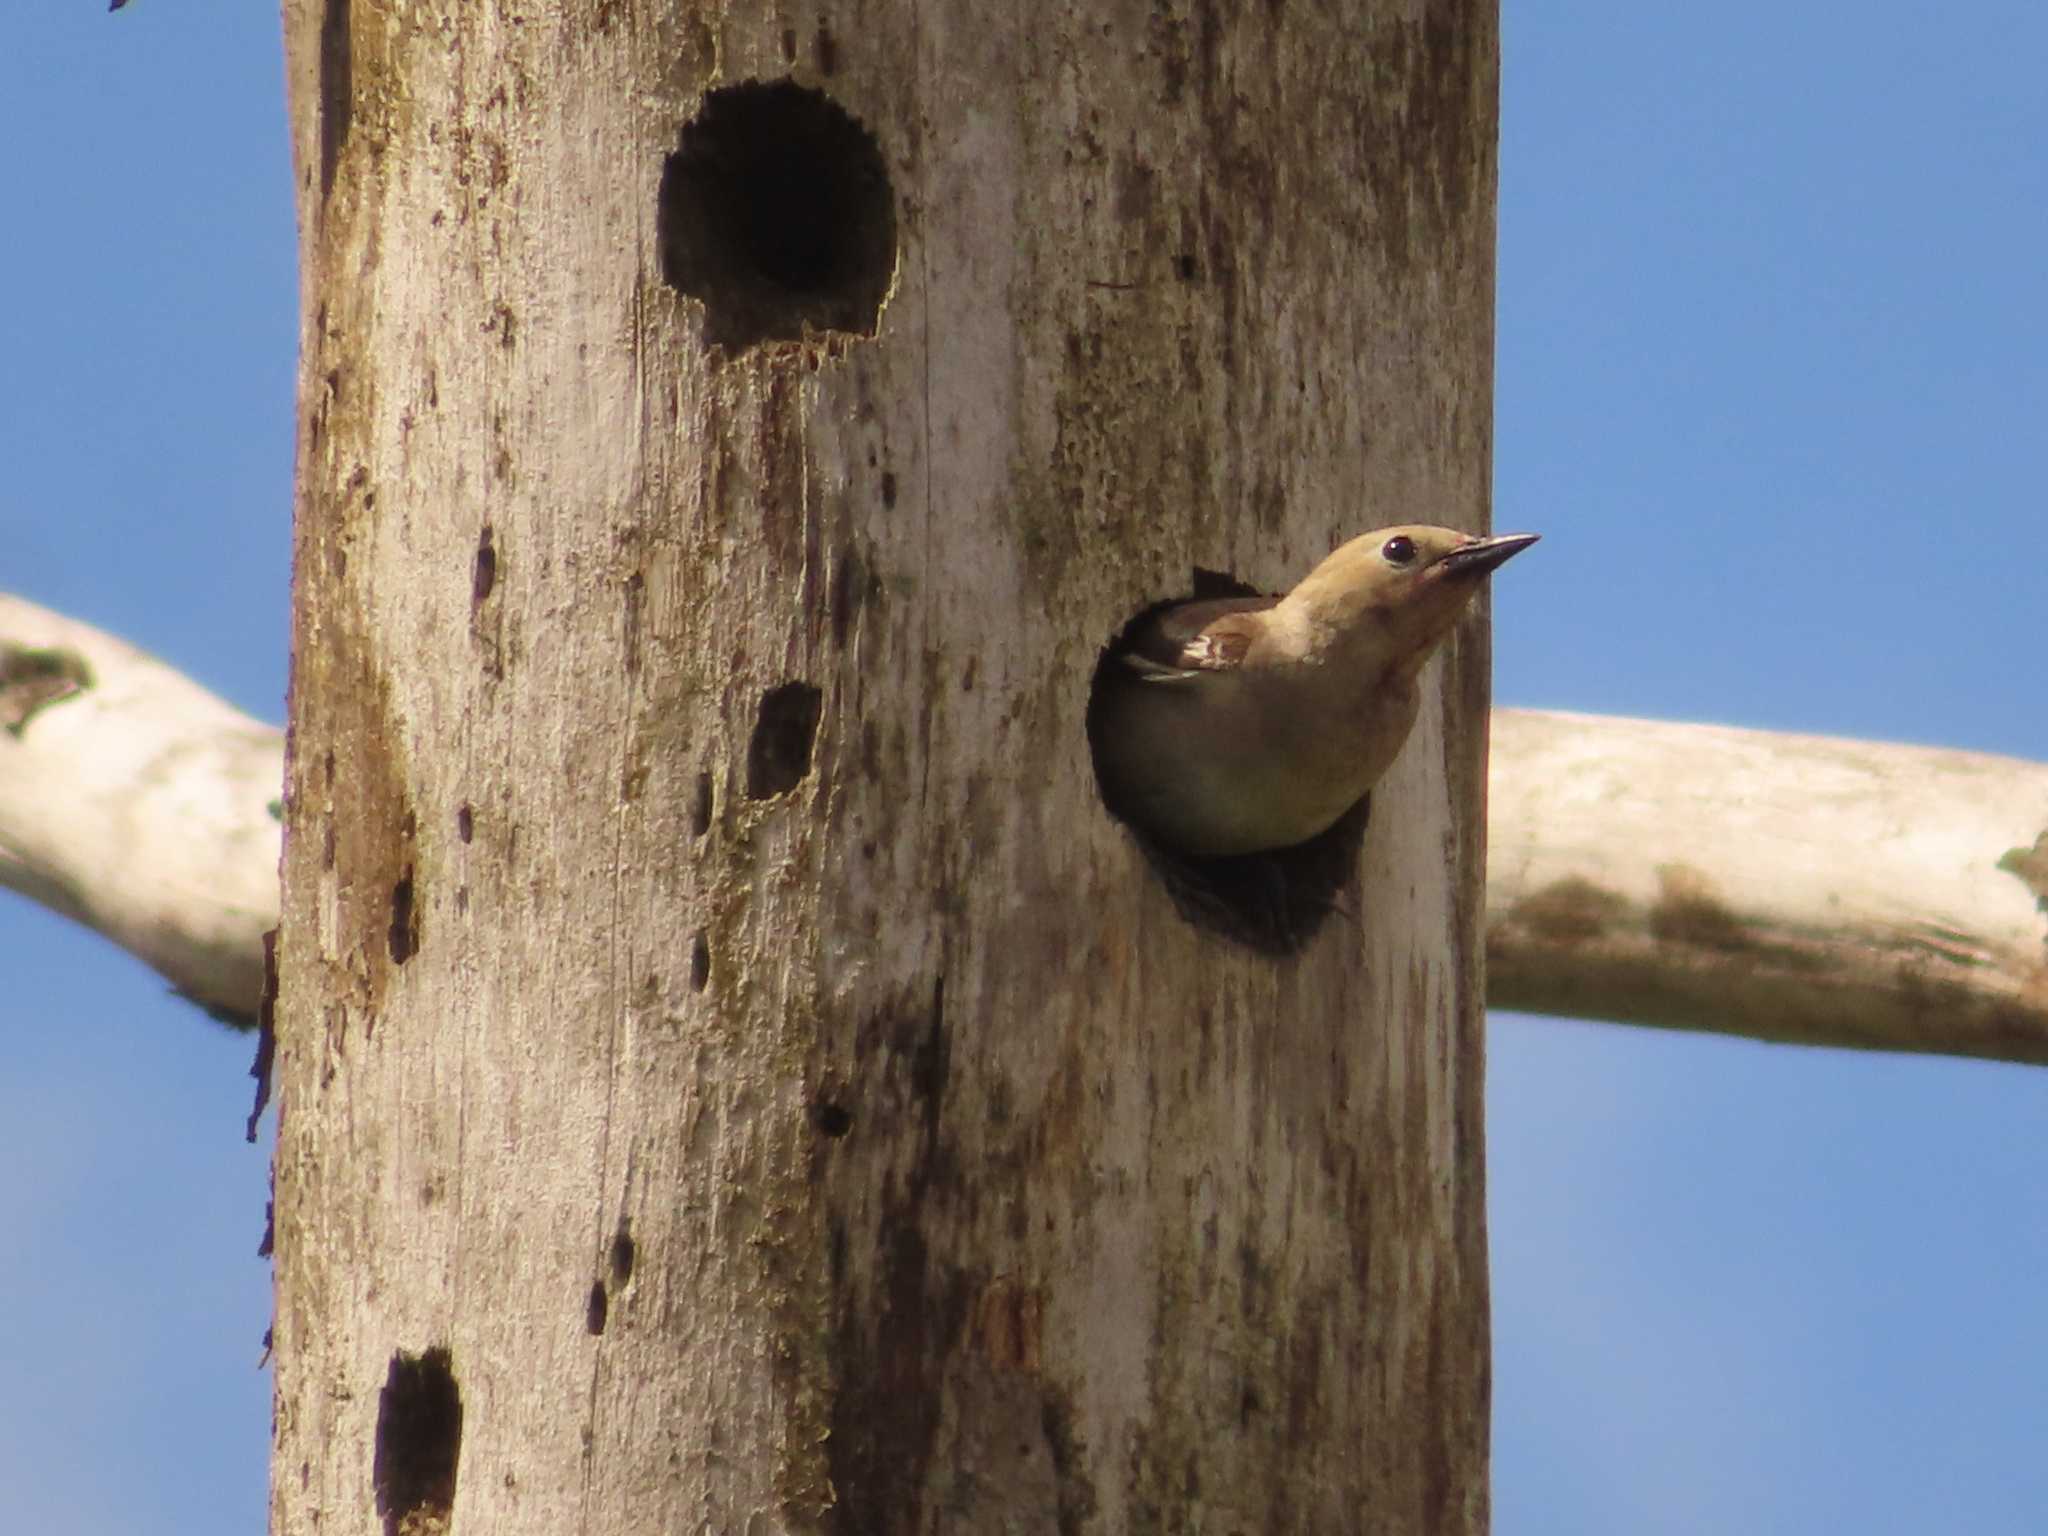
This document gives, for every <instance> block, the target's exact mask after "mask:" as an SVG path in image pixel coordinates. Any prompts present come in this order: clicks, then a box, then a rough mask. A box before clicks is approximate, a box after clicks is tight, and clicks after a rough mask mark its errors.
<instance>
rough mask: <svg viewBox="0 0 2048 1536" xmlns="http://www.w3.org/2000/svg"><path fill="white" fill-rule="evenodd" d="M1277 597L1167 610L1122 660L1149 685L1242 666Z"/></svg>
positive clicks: (1136, 634)
mask: <svg viewBox="0 0 2048 1536" xmlns="http://www.w3.org/2000/svg"><path fill="white" fill-rule="evenodd" d="M1279 601H1280V600H1279V599H1278V598H1277V597H1219V598H1211V599H1208V600H1207V601H1204V602H1198V603H1177V604H1175V605H1174V606H1173V607H1171V608H1162V609H1161V610H1160V611H1159V612H1157V613H1155V614H1153V615H1151V616H1150V617H1148V618H1147V619H1145V620H1144V621H1143V622H1141V623H1140V624H1139V625H1138V626H1137V628H1136V629H1135V630H1133V631H1132V632H1131V634H1130V635H1129V636H1127V637H1126V638H1125V641H1124V650H1123V653H1122V656H1121V660H1122V661H1123V663H1124V665H1125V666H1126V667H1128V668H1129V669H1130V670H1131V671H1132V672H1134V673H1136V674H1137V675H1138V676H1139V677H1141V678H1144V679H1145V680H1146V681H1147V682H1173V681H1175V680H1176V679H1181V678H1188V677H1196V676H1199V675H1201V674H1202V673H1204V672H1225V671H1228V670H1230V669H1231V668H1232V667H1236V666H1241V665H1242V664H1243V662H1244V659H1245V655H1246V653H1247V652H1249V651H1250V649H1251V646H1252V642H1253V640H1255V639H1256V638H1257V637H1258V634H1259V627H1258V625H1257V624H1255V623H1252V622H1249V621H1248V619H1247V615H1251V614H1257V613H1264V612H1265V611H1266V610H1267V609H1269V608H1271V607H1272V606H1273V605H1274V604H1275V603H1277V602H1279Z"/></svg>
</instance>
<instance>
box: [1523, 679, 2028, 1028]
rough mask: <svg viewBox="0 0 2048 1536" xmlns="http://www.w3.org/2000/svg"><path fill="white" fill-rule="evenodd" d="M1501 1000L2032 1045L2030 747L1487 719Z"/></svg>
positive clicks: (1543, 717) (1587, 1011) (1679, 1022)
mask: <svg viewBox="0 0 2048 1536" xmlns="http://www.w3.org/2000/svg"><path fill="white" fill-rule="evenodd" d="M1493 749H1494V774H1493V782H1492V811H1491V822H1490V832H1491V836H1492V843H1493V848H1492V863H1491V869H1490V872H1489V875H1488V879H1487V894H1486V905H1487V915H1486V925H1487V962H1488V966H1489V969H1490V996H1489V1001H1490V1002H1491V1003H1492V1005H1493V1006H1495V1007H1500V1008H1520V1009H1527V1010H1529V1011H1532V1012H1537V1013H1558V1014H1567V1015H1571V1016H1575V1017H1581V1018H1606V1019H1620V1020H1626V1021H1628V1022H1630V1023H1636V1024H1662V1025H1671V1026H1674V1027H1677V1028H1686V1029H1708V1030H1716V1031H1720V1032H1723V1033H1729V1034H1746V1035H1755V1036H1758V1037H1760V1038H1763V1039H1766V1040H1792V1041H1798V1042H1800V1043H1802V1044H1806V1045H1850V1046H1866V1047H1875V1048H1879V1049H1885V1050H1901V1051H1945V1052H1949V1053H1952V1054H1956V1055H1966V1056H1991V1057H1998V1058H2001V1059H2003V1060H2008V1061H2033V1062H2048V767H2043V766H2042V765H2041V764H2039V763H2027V762H2018V761H2015V760H2013V759H2011V758H2002V757H1990V756H1986V755H1983V754H1980V753H1972V752H1951V751H1941V750H1937V749H1934V748H1928V747H1906V746H1896V745H1891V744H1884V743H1875V742H1861V741H1839V740H1832V739H1828V738H1824V737H1818V736H1790V735H1780V734H1774V733H1766V732H1762V731H1742V730H1733V729H1729V728H1726V727H1720V726H1706V725H1675V724H1664V723H1661V722H1655V721H1647V720H1608V719H1600V718H1597V717H1593V716H1587V715H1566V714H1535V713H1531V712H1528V711H1522V710H1503V711H1501V712H1500V713H1499V714H1497V715H1496V716H1495V717H1494V745H1493Z"/></svg>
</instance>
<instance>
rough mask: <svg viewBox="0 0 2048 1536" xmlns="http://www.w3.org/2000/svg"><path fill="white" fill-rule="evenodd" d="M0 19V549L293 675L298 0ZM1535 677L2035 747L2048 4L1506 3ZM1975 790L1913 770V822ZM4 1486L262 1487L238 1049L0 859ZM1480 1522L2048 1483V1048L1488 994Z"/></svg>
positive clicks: (2046, 313)
mask: <svg viewBox="0 0 2048 1536" xmlns="http://www.w3.org/2000/svg"><path fill="white" fill-rule="evenodd" d="M17 10H18V11H19V12H20V14H18V15H16V16H13V17H11V18H10V21H9V25H8V36H7V45H6V47H5V48H0V142H5V143H7V144H8V145H9V146H10V151H9V153H8V154H7V155H6V156H4V157H0V207H4V208H5V209H6V210H7V215H6V227H7V230H8V238H6V239H5V240H0V291H4V292H5V293H6V294H7V295H8V300H7V302H6V303H5V304H0V356H4V358H5V360H6V364H5V367H4V368H0V463H4V464H5V466H6V469H7V473H6V475H5V477H4V479H0V587H4V588H6V589H8V590H12V591H16V592H19V593H21V594H23V595H25V596H27V597H30V598H32V599H34V600H36V601H38V602H42V603H45V604H48V605H50V606H52V607H55V608H58V609H61V610H64V611H66V612H69V613H72V614H76V615H78V616H80V617H83V618H86V619H89V620H92V621H94V622H97V623H100V624H103V625H105V626H107V627H109V628H111V629H113V630H115V631H116V632H118V633H121V634H123V635H125V636H127V637H128V638H130V639H133V640H135V641H136V642H138V643H140V644H142V645H144V646H147V647H148V648H150V649H152V650H154V651H156V652H158V653H159V654H161V655H163V656H165V657H166V658H168V659H170V660H171V661H173V662H174V663H176V664H178V665H179V666H181V667H183V668H185V669H186V670H188V671H190V672H191V673H193V674H194V675H196V676H198V677H199V678H200V679H202V680H203V681H205V682H206V683H208V684H209V685H210V686H212V687H214V688H215V689H217V690H218V691H220V692H221V693H223V694H225V695H226V696H227V697H229V698H230V699H232V700H233V701H235V702H236V703H237V704H239V705H241V706H242V707H243V708H245V709H248V710H249V711H251V712H252V713H255V714H258V715H260V716H264V717H266V718H271V719H276V718H278V717H279V715H280V714H281V710H282V697H283V689H284V676H285V643H286V617H287V592H286V577H287V555H288V540H289V515H290V489H291V487H290V474H291V430H292V418H291V399H292V379H293V356H292V353H293V347H294V344H295V310H294V304H295V300H294V294H293V288H294V280H295V274H294V268H293V259H294V258H293V252H292V225H291V202H290V175H289V168H288V164H287V159H286V143H285V127H284V115H283V114H284V105H283V100H282V89H281V67H280V61H279V50H278V38H277V26H276V20H275V15H274V12H273V11H272V10H270V9H269V8H267V7H256V8H249V7H242V6H227V5H204V4H200V3H198V0H139V3H137V4H134V5H131V6H130V7H129V8H128V9H127V10H125V11H123V12H122V13H121V14H120V15H118V16H108V15H107V14H106V13H105V12H104V11H103V10H102V9H101V8H100V6H99V5H98V4H96V3H87V0H77V3H70V4H55V3H43V4H39V5H35V6H22V7H18V8H17ZM1505 28H1506V48H1505V51H1506V75H1505V89H1504V96H1503V144H1502V154H1501V163H1502V192H1501V256H1500V367H1499V381H1498V384H1499V394H1498V407H1497V445H1498V455H1497V467H1496V484H1495V505H1496V514H1495V515H1496V522H1497V524H1498V525H1499V526H1500V527H1502V528H1524V527H1526V528H1535V529H1539V530H1541V531H1542V532H1543V533H1544V534H1545V535H1546V538H1545V542H1544V544H1543V545H1542V546H1541V547H1540V549H1539V550H1538V552H1537V553H1535V554H1533V555H1530V556H1528V557H1526V559H1525V560H1524V561H1521V562H1517V563H1516V565H1515V566H1514V567H1512V568H1511V569H1510V570H1509V571H1508V572H1507V573H1505V575H1504V577H1503V579H1502V580H1501V582H1500V583H1499V590H1498V595H1497V598H1496V603H1495V618H1496V626H1497V655H1498V675H1497V684H1496V693H1497V697H1498V699H1499V701H1500V702H1502V703H1504V704H1521V705H1534V706H1552V707H1560V708H1571V709H1582V710H1591V711H1599V712H1611V713H1626V714H1644V715H1657V716H1664V717H1669V718H1675V719H1702V720H1720V721H1729V722H1734V723H1738V724H1745V725H1755V726H1763V727H1769V728H1776V729H1791V730H1801V731H1816V732H1825V733H1833V734H1840V735H1849V736H1864V737H1875V738H1889V739H1897V740H1910V741H1925V742H1935V743H1940V744H1944V745H1950V746H1958V747H1969V748H1975V749H1979V750H1984V751H1993V752H2004V753H2010V754H2013V755H2015V756H2021V757H2029V758H2035V759H2048V708H2044V707H2043V693H2044V689H2043V685H2042V681H2041V678H2042V672H2041V647H2042V637H2043V634H2044V629H2043V618H2042V615H2043V611H2044V609H2043V601H2042V598H2041V595H2040V593H2041V576H2040V572H2041V570H2042V569H2043V565H2044V557H2048V518H2044V513H2048V506H2044V493H2043V488H2042V481H2043V462H2042V461H2043V457H2044V448H2048V302H2044V299H2043V292H2044V283H2043V272H2044V270H2048V268H2044V266H2043V263H2044V260H2048V258H2044V255H2043V252H2044V251H2048V83H2044V82H2048V8H2043V7H2040V6H2039V5H2038V4H2018V3H2005V4H1999V3H1978V4H1972V5H1968V6H1952V5H1951V6H1939V5H1935V4H1932V3H1919V4H1915V3H1905V0H1871V3H1867V4H1854V5H1852V4H1848V3H1832V4H1829V3H1812V4H1791V5H1786V4H1772V5H1763V4H1755V3H1739V0H1738V3H1730V4H1723V5H1719V6H1712V7H1708V6H1681V5H1675V4H1668V5H1655V4H1651V5H1645V4H1642V3H1640V0H1637V3H1626V4H1625V3H1606V4H1595V3H1573V0H1551V3H1545V4H1537V3H1533V0H1509V3H1508V6H1507V12H1506V16H1505ZM1940 811H1941V808H1940V807H1939V806H1938V805H1930V806H1929V808H1928V813H1929V814H1930V815H1939V814H1940ZM0 968H4V974H5V976H6V978H7V981H8V985H7V986H6V988H5V989H4V991H0V1042H4V1046H0V1049H4V1051H5V1060H6V1066H5V1069H4V1071H0V1170H5V1171H4V1172H0V1223H4V1230H5V1231H6V1232H7V1233H8V1234H9V1240H8V1241H7V1242H6V1243H4V1244H0V1489H4V1490H5V1502H6V1504H7V1506H8V1510H9V1514H10V1517H11V1519H10V1524H11V1525H13V1526H14V1527H16V1528H19V1529H23V1530H39V1531H49V1532H67V1533H68V1532H89V1533H98V1532H108V1533H115V1532H120V1533H127V1532H131V1531H152V1532H173V1533H184V1532H192V1533H199V1532H205V1533H208V1536H216V1533H219V1532H223V1531H229V1532H232V1531H246V1532H253V1531H256V1530H258V1529H260V1528H261V1526H262V1522H263V1518H264V1506H265V1497H266V1495H265V1455H266V1450H267V1443H268V1423H269V1417H268V1416H269V1389H268V1378H267V1376H266V1375H265V1374H264V1373H263V1372H261V1371H259V1370H258V1369H257V1368H256V1361H257V1357H258V1353H259V1342H260V1339H261V1336H262V1333H263V1329H264V1326H265V1324H266V1322H267V1319H268V1315H269V1276H268V1271H267V1268H266V1267H265V1265H263V1264H262V1263H261V1262H259V1261H258V1260H257V1259H256V1257H255V1253H254V1250H255V1246H256V1242H257V1239H258V1237H259V1235H260V1233H261V1230H262V1225H263V1201H264V1194H265V1171H266V1161H267V1144H266V1146H265V1147H262V1148H256V1149H251V1148H249V1147H247V1146H245V1145H244V1144H243V1142H242V1139H241V1125H242V1118H243V1115H244V1114H245V1113H246V1110H247V1105H248V1083H247V1079H246V1078H245V1077H244V1075H243V1073H244V1071H245V1069H246V1067H247V1064H248V1050H247V1047H246V1044H245V1043H244V1042H243V1041H241V1040H240V1039H239V1038H237V1037H234V1036H231V1035H228V1034H227V1033H225V1032H224V1031H220V1030H218V1029H216V1028H215V1027H214V1026H212V1025H210V1024H209V1023H207V1022H206V1021H205V1020H204V1019H202V1018H200V1017H199V1016H197V1015H196V1014H194V1013H193V1012H192V1011H191V1010H190V1009H188V1008H187V1007H185V1006H184V1005H183V1004H181V1003H178V1002H176V1001H175V1000H173V999H170V998H168V997H166V996H165V994H164V990H163V988H162V986H161V984H160V983H158V982H157V981H156V979H155V978H154V977H153V976H152V975H151V974H150V973H148V972H147V971H145V970H144V969H143V968H142V967H141V966H139V965H137V964H136V963H134V962H132V961H130V960H128V959H126V958H125V957H124V956H122V955H120V954H119V953H118V952H116V951H114V950H112V949H110V948H109V947H107V946H106V945H104V944H102V943H101V942H99V941H98V940H96V939H93V938H91V937H90V936H88V935H85V934H83V933H79V932H76V931H74V930H72V929H71V928H69V927H68V926H66V925H65V924H63V923H61V922H59V921H57V920H56V919H54V918H50V917H47V916H45V915H44V914H42V913H41V912H39V911H37V910H36V909H34V908H31V907H29V906H28V905H27V904H25V903H23V902H21V901H19V900H16V899H13V898H0ZM1491 1052H1492V1055H1491V1066H1490V1071H1491V1076H1490V1087H1489V1105H1490V1112H1489V1128H1490V1134H1491V1147H1490V1160H1491V1181H1492V1182H1491V1192H1490V1199H1491V1210H1492V1222H1493V1229H1492V1238H1493V1254H1494V1280H1495V1304H1496V1318H1495V1335H1496V1356H1497V1374H1496V1388H1495V1405H1496V1426H1495V1427H1496V1446H1495V1450H1496V1456H1495V1509H1496V1519H1495V1528H1496V1530H1497V1531H1499V1532H1501V1533H1502V1536H1550V1533H1560V1536H1562V1533H1571V1536H1607V1533H1616V1536H1623V1533H1626V1536H1635V1533H1639V1532H1646V1531H1654V1532H1657V1533H1659V1536H1686V1533H1692V1532H1699V1533H1717V1536H1718V1533H1729V1532H1741V1533H1744V1536H1750V1533H1776V1532H1835V1531H1856V1532H1859V1533H1885V1532H1932V1531H1940V1532H1948V1531H1970V1532H1972V1533H1973V1536H1997V1533H2005V1532H2011V1533H2026V1536H2035V1533H2038V1532H2039V1531H2040V1530H2041V1529H2043V1526H2044V1520H2048V1514H2044V1511H2048V1456H2044V1455H2043V1454H2042V1450H2041V1447H2042V1445H2043V1444H2044V1443H2048V1308H2044V1306H2043V1304H2042V1297H2043V1295H2044V1290H2043V1277H2044V1276H2048V1075H2044V1074H2042V1073H2041V1072H2039V1071H2029V1070H2023V1069H2021V1068H2017V1067H2004V1066H1998V1065H1989V1064H1983V1063H1971V1062H1947V1061H1939V1060H1913V1059H1903V1058H1885V1057H1870V1056H1854V1055H1849V1054H1844V1053H1834V1052H1813V1051H1800V1050H1790V1049H1785V1048H1781V1047H1766V1046H1760V1045H1754V1044H1749V1043H1746V1042H1741V1041H1733V1040H1717V1039H1712V1038H1706V1037H1685V1036H1677V1035H1664V1034H1658V1033H1654V1032H1648V1031H1642V1030H1631V1029H1622V1028H1614V1027H1602V1026H1591V1025H1574V1024H1568V1023H1561V1022H1558V1021H1554V1020H1530V1019H1521V1018H1513V1017H1496V1019H1495V1020H1494V1023H1493V1030H1492V1036H1491Z"/></svg>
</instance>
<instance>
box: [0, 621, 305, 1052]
mask: <svg viewBox="0 0 2048 1536" xmlns="http://www.w3.org/2000/svg"><path fill="white" fill-rule="evenodd" d="M283 787H284V737H283V735H282V734H281V733H280V732H279V731H278V730H277V729H276V728H275V727H274V726H268V725H265V724H263V723H262V722H260V721H257V720H252V719H250V718H249V717H248V716H247V715H245V714H243V713H242V712H241V711H240V710H238V709H236V708H235V707H234V706H232V705H230V704H228V703H226V702H225V701H223V700H222V699H220V698H218V697H217V696H216V695H214V694H212V693H209V692H208V691H207V690H206V689H204V688H202V687H200V686H199V684H197V683H195V682H193V681H192V680H191V679H190V678H187V677H185V676H184V675H183V674H182V673H180V672H178V671H176V670H175V669H173V668H172V667H170V666H168V665H166V664H165V663H164V662H162V661H159V660H158V659H157V658H156V657H154V656H150V655H148V654H146V653H144V652H142V651H139V650H137V649H136V648H135V647H134V646H132V645H128V644H126V643H125V642H123V641H121V640H117V639H115V638H114V637H113V636H112V635H109V634H107V633H105V632H104V631H102V630H98V629H95V628H93V627H92V626H91V625H89V624H82V623H80V622H79V621H77V620H76V619H68V618H65V617H64V616H62V615H61V614H55V613H52V612H50V611H49V610H48V609H47V608H39V607H37V606H36V605H35V604H34V603H31V602H27V601H25V600H24V599H22V598H19V597H12V596H9V595H8V594H6V593H4V592H0V887H6V888H8V889H10V890H15V891H19V892H21V893H22V894H23V895H25V896H27V897H29V898H30V899H31V900H33V901H38V902H41V903H42V904H43V905H44V906H46V907H49V908H51V909H52V910H54V911H57V912H61V913H63V914H64V915H65V916H66V917H70V918H73V919H75V920H77V921H78V922H81V923H84V924H85V925H86V926H87V927H90V928H93V929H95V930H97V931H98V932H100V933H102V934H104V935H106V937H108V938H109V939H111V940H113V941H114V943H116V944H118V945H120V946H121V947H122V948H123V949H125V950H127V951H128V952H129V953H130V954H132V955H134V956H135V957H136V958H137V959H138V960H141V961H142V962H143V963H144V964H146V965H149V966H152V967H154V968H155V969H156V970H157V971H158V972H159V973H160V974H162V975H163V977H164V978H165V979H166V980H167V981H169V982H170V983H171V985H172V986H174V987H176V988H177V989H178V990H179V991H180V992H182V993H184V994H185V995H186V996H187V997H189V998H191V999H192V1000H193V1001H194V1002H196V1003H198V1004H199V1005H200V1006H202V1007H204V1008H207V1009H208V1010H210V1011H212V1012H214V1013H215V1014H216V1015H219V1016H221V1017H223V1018H232V1019H234V1020H235V1021H237V1022H242V1023H253V1022H254V1021H255V1016H256V1009H257V1005H258V1003H259V1002H260V1001H261V999H262V994H263V936H264V934H265V933H267V932H269V930H271V929H272V928H275V927H276V926H277V854H278V810H279V807H278V797H279V796H280V795H281V794H282V792H283Z"/></svg>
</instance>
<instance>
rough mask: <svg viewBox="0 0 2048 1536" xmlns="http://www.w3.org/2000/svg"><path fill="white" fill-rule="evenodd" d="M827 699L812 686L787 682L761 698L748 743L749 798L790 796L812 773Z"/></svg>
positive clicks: (760, 798)
mask: <svg viewBox="0 0 2048 1536" xmlns="http://www.w3.org/2000/svg"><path fill="white" fill-rule="evenodd" d="M824 707H825V696H824V694H822V693H820V692H819V691H818V690H817V689H816V688H813V687H812V686H811V685H810V684H809V683H784V684H782V685H781V686H780V687H778V688H770V689H769V690H768V691H767V692H766V693H765V694H763V695H762V696H761V711H760V713H759V714H758V715H756V716H755V718H754V738H753V740H752V741H751V742H749V743H748V744H747V798H748V799H749V800H769V799H773V798H774V797H775V796H776V795H786V794H788V793H789V791H791V790H792V789H795V788H796V787H797V785H799V784H801V783H802V782H803V781H804V775H805V774H807V773H809V772H810V771H811V743H812V742H813V741H815V740H816V739H817V735H818V716H819V715H820V714H821V713H823V711H824Z"/></svg>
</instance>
